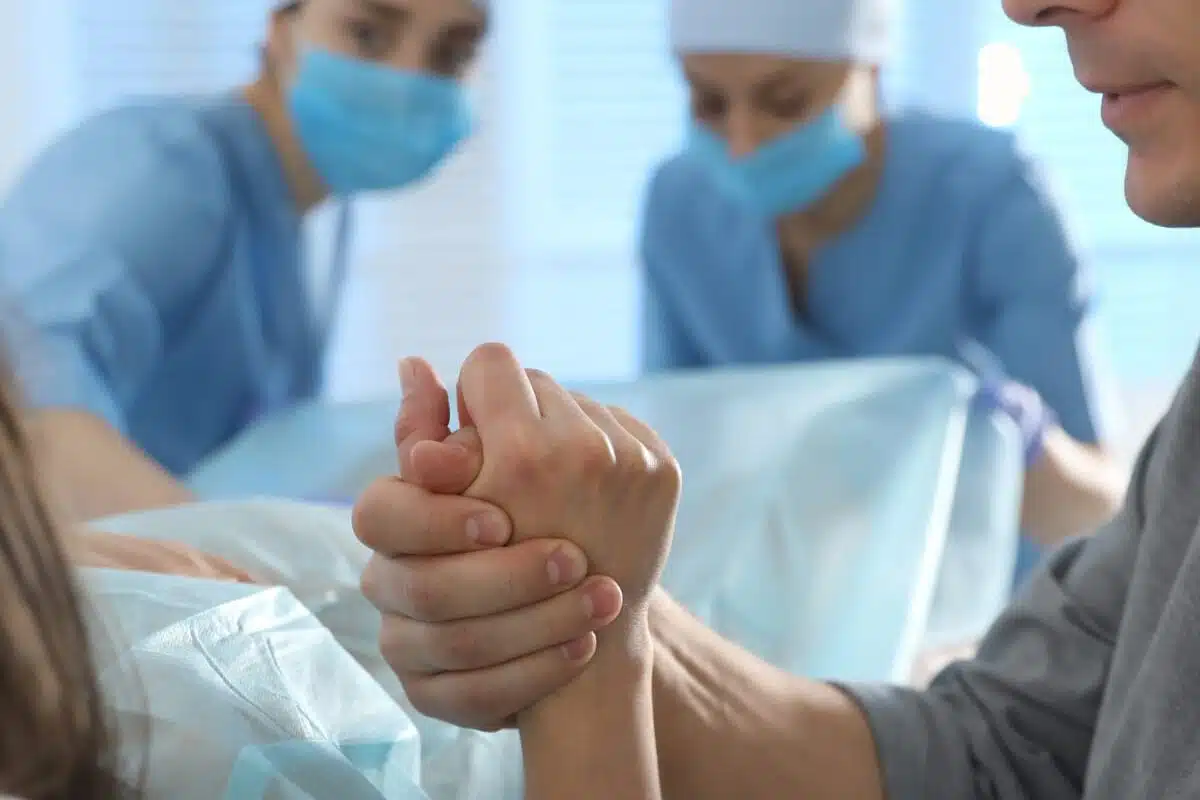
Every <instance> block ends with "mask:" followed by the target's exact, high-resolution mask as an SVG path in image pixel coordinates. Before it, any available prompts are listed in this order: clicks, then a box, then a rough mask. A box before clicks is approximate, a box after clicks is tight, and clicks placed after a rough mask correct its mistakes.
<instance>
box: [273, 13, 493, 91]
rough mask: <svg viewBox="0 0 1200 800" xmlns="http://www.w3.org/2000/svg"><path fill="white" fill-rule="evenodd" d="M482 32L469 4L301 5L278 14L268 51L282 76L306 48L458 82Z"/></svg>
mask: <svg viewBox="0 0 1200 800" xmlns="http://www.w3.org/2000/svg"><path fill="white" fill-rule="evenodd" d="M486 28H487V19H486V16H485V14H484V13H483V12H482V11H481V10H480V9H479V8H478V7H477V6H476V5H475V4H474V3H473V2H472V0H303V2H302V3H301V4H300V5H299V7H298V8H296V10H294V11H292V12H290V13H284V14H279V15H277V18H276V24H275V26H274V27H273V30H272V40H273V41H272V45H273V47H272V50H273V52H275V53H277V54H278V55H279V56H281V60H282V61H283V62H284V64H285V65H286V66H285V71H290V69H291V68H293V67H294V64H295V58H296V55H297V53H296V48H297V45H309V46H314V47H319V48H321V49H324V50H329V51H332V52H335V53H339V54H341V55H346V56H351V57H353V58H357V59H360V60H362V61H370V62H374V63H377V64H383V65H385V66H390V67H395V68H397V69H404V70H409V71H414V72H428V73H431V74H435V75H442V76H445V77H450V78H461V77H463V76H464V74H465V73H466V71H467V69H468V68H469V67H470V66H471V64H472V63H473V62H474V60H475V53H476V51H477V50H478V48H479V45H480V43H481V42H482V40H483V36H484V33H485V31H486Z"/></svg>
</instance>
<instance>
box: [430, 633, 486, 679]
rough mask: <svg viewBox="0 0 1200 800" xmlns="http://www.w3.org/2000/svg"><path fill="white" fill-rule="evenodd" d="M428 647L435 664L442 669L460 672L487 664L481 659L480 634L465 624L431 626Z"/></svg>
mask: <svg viewBox="0 0 1200 800" xmlns="http://www.w3.org/2000/svg"><path fill="white" fill-rule="evenodd" d="M426 648H427V649H428V651H429V655H430V656H431V657H432V659H433V661H434V663H435V665H436V666H437V667H438V668H439V669H442V670H448V671H452V672H458V671H464V670H471V669H477V668H479V667H481V666H487V664H485V663H484V662H483V661H481V658H482V647H481V643H480V640H479V637H478V635H477V634H476V633H475V632H474V631H472V630H471V629H470V628H469V627H467V626H464V625H447V626H442V627H440V628H431V629H430V631H429V636H428V638H427V640H426Z"/></svg>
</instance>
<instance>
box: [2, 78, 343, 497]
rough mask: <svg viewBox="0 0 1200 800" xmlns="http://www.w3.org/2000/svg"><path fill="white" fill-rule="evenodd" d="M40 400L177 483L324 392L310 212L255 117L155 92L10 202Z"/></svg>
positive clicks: (102, 124) (20, 306)
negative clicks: (230, 444)
mask: <svg viewBox="0 0 1200 800" xmlns="http://www.w3.org/2000/svg"><path fill="white" fill-rule="evenodd" d="M0 292H5V293H11V294H12V295H15V298H16V311H17V312H18V313H19V314H20V315H21V317H22V318H23V319H22V321H23V323H24V326H25V327H26V328H27V329H28V330H30V331H32V333H33V334H34V336H33V337H32V339H29V338H25V337H22V338H21V339H20V340H19V345H20V348H19V349H20V351H21V352H20V354H19V362H20V371H21V374H22V377H23V379H24V382H25V384H26V390H27V392H28V393H29V395H30V396H31V399H32V402H34V403H35V404H36V405H38V406H42V407H69V408H78V409H84V410H88V411H91V412H94V413H95V414H97V415H100V416H102V417H103V418H105V419H106V420H107V421H108V422H110V423H111V424H113V425H114V426H116V427H117V428H118V429H120V430H121V431H123V432H124V433H125V434H126V435H128V436H129V437H130V438H132V440H133V441H135V442H136V443H137V444H138V445H140V446H141V447H142V448H143V449H144V450H145V451H147V452H148V453H149V455H150V456H152V457H153V458H155V459H156V460H158V461H159V462H160V463H161V464H163V465H164V466H166V467H167V468H168V469H170V470H171V471H172V472H174V473H176V474H180V475H182V474H185V473H186V472H188V470H190V469H191V468H192V467H193V466H194V465H195V464H196V463H197V462H198V461H199V460H201V459H203V458H204V457H205V456H206V455H208V454H210V453H211V452H212V451H213V450H214V449H216V448H217V447H219V446H221V445H222V444H224V443H225V442H227V441H228V440H229V439H230V438H231V437H233V436H234V435H235V434H237V433H238V432H239V431H240V430H241V429H242V428H243V427H244V426H245V425H246V424H247V423H248V422H250V421H251V420H252V419H254V418H255V417H256V416H257V415H259V414H261V413H263V412H266V411H270V410H274V409H278V408H280V407H282V406H285V405H286V404H288V403H291V402H293V401H295V400H297V399H300V398H306V397H309V396H311V395H313V394H314V393H315V392H316V391H317V390H318V388H319V386H320V377H321V362H322V353H323V349H324V338H325V337H324V332H323V331H322V330H320V325H319V324H318V315H317V314H315V313H314V309H313V304H312V301H311V298H310V296H309V292H308V288H307V283H306V281H305V278H304V276H303V275H302V271H301V218H300V215H299V213H298V211H297V208H296V205H295V203H294V202H293V200H292V199H291V195H290V193H289V189H288V185H287V183H286V182H285V177H284V173H283V168H282V164H281V162H280V160H279V158H278V156H277V154H276V150H275V149H274V147H273V146H272V144H271V141H270V139H269V138H268V135H267V132H266V129H265V127H264V126H263V124H262V122H261V120H260V118H259V117H258V115H257V114H256V113H255V111H254V110H253V109H252V108H251V107H250V106H249V105H248V104H247V103H246V102H245V101H244V100H242V99H240V98H238V97H234V96H232V95H230V96H225V97H218V98H203V99H200V98H197V99H168V100H151V101H146V102H143V103H141V104H139V105H136V106H130V107H125V108H121V109H118V110H114V111H110V112H107V113H104V114H102V115H100V116H98V117H95V118H93V119H91V120H89V121H88V122H85V123H84V124H83V125H82V126H81V127H79V128H77V129H75V130H74V131H72V132H71V133H69V134H67V135H66V136H65V137H64V138H62V139H61V140H59V141H58V142H57V143H56V144H54V145H52V146H51V147H50V148H49V149H48V150H47V151H46V152H45V153H44V154H42V155H41V156H40V157H39V158H38V160H37V161H36V163H35V164H34V165H33V166H32V167H31V168H30V169H29V171H28V172H27V173H26V174H25V175H24V176H23V177H22V178H21V180H20V181H19V182H18V184H17V185H16V187H15V189H14V190H13V192H12V194H11V196H9V197H8V198H7V201H6V202H5V203H4V204H3V206H2V207H0Z"/></svg>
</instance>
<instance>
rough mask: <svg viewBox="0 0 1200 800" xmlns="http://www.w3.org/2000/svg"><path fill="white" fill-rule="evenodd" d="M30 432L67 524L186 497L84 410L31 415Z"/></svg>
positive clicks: (147, 459) (171, 479) (161, 471)
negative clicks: (66, 517)
mask: <svg viewBox="0 0 1200 800" xmlns="http://www.w3.org/2000/svg"><path fill="white" fill-rule="evenodd" d="M30 430H31V433H32V435H33V437H34V441H35V442H36V446H37V448H38V449H39V452H40V453H41V458H42V463H43V465H44V469H45V470H46V472H47V477H48V480H47V485H48V486H50V487H51V489H52V491H54V492H56V493H57V495H58V497H59V500H60V503H61V505H62V506H63V507H64V509H65V510H66V511H67V513H68V514H70V516H71V521H73V522H81V521H86V520H90V519H97V518H99V517H104V516H110V515H113V514H121V513H125V512H128V511H139V510H143V509H149V508H160V507H164V506H172V505H178V504H180V503H186V502H189V501H191V500H193V499H194V498H193V496H192V494H191V492H189V491H188V490H187V488H186V487H184V486H183V484H181V483H180V482H179V481H177V480H176V479H175V478H174V477H172V476H171V475H170V474H169V473H168V472H167V471H166V470H165V469H163V468H162V467H161V466H159V465H158V464H156V463H155V462H154V461H153V460H151V459H150V457H149V456H147V455H146V454H145V453H143V452H142V451H141V450H139V449H138V448H137V447H136V446H135V445H133V444H131V443H130V442H128V441H127V440H126V439H125V438H124V437H122V436H121V434H120V433H118V432H117V431H116V430H115V429H114V428H113V427H112V426H110V425H109V424H108V423H107V422H105V421H104V420H102V419H100V418H99V417H97V416H94V415H92V414H89V413H87V412H85V411H75V410H66V409H46V410H41V411H34V412H32V413H31V420H30Z"/></svg>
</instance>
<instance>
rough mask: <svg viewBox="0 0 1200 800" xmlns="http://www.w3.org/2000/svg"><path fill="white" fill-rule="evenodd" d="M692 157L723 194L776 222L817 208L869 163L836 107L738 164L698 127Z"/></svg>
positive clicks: (693, 135)
mask: <svg viewBox="0 0 1200 800" xmlns="http://www.w3.org/2000/svg"><path fill="white" fill-rule="evenodd" d="M688 151H689V152H690V153H691V154H692V157H694V158H696V159H698V160H699V161H700V163H702V164H703V165H704V166H705V167H706V168H707V169H708V171H709V172H710V173H711V174H712V176H713V177H714V178H715V179H716V181H717V183H718V185H719V186H720V187H721V188H722V189H723V190H725V191H726V192H728V193H729V194H730V195H731V196H733V197H735V198H736V199H738V200H739V201H741V202H743V203H745V204H746V205H748V206H749V207H751V208H753V209H754V210H755V211H756V212H758V213H760V214H762V215H764V216H766V217H768V218H771V219H775V218H777V217H781V216H784V215H786V214H790V213H793V212H796V211H800V210H802V209H804V208H806V207H808V206H810V205H812V204H813V203H814V202H815V201H816V200H818V199H820V198H821V197H822V196H823V195H825V194H826V193H827V192H828V191H829V190H830V189H831V188H833V185H834V184H836V183H837V182H838V181H839V180H841V179H842V178H843V177H845V176H846V174H847V173H849V172H850V171H851V170H853V169H854V168H855V167H857V166H858V165H859V164H861V163H862V162H863V159H864V158H865V157H866V147H865V145H864V144H863V141H862V138H861V137H860V136H859V135H858V134H857V133H855V132H854V131H852V130H850V128H848V127H847V126H846V124H845V122H844V121H843V120H842V115H841V113H840V112H839V111H838V110H837V108H836V107H834V108H831V109H829V110H828V111H826V112H825V113H824V114H822V115H821V116H819V117H817V118H816V119H814V120H813V121H811V122H807V123H804V124H802V125H799V126H797V127H796V129H795V130H793V131H790V132H788V133H785V134H784V135H782V136H780V137H778V138H776V139H773V140H771V141H769V142H767V143H766V144H764V145H763V146H761V147H760V148H758V149H757V150H755V151H754V152H753V153H751V154H750V155H748V156H746V157H745V158H737V159H735V158H732V157H731V156H730V155H729V146H728V144H726V142H725V140H724V139H722V138H721V137H720V136H717V135H716V134H715V133H713V132H712V131H711V130H709V129H708V128H706V127H705V126H703V125H701V124H698V123H697V124H693V125H692V130H691V134H690V137H689V142H688Z"/></svg>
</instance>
